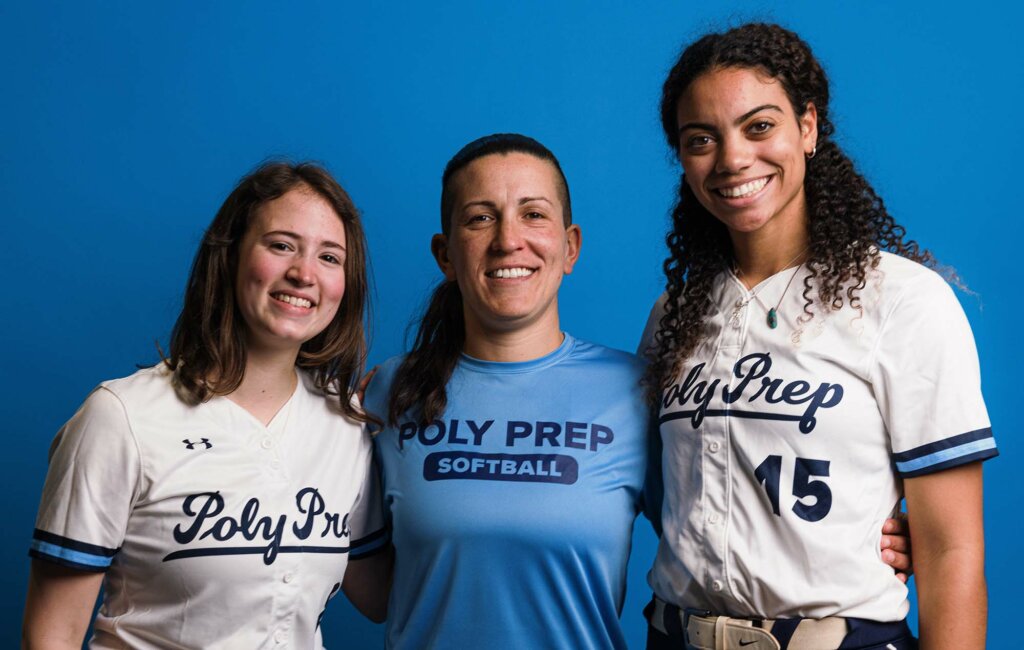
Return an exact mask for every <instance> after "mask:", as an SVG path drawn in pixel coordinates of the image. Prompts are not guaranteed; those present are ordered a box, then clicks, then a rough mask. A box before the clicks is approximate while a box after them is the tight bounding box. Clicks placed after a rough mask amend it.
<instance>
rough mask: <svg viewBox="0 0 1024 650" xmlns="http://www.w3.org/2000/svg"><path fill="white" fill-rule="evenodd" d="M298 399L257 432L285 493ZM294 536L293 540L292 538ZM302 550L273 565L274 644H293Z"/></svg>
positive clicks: (289, 490)
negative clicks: (293, 421)
mask: <svg viewBox="0 0 1024 650" xmlns="http://www.w3.org/2000/svg"><path fill="white" fill-rule="evenodd" d="M297 399H298V395H295V396H293V397H292V399H290V400H288V402H287V403H286V404H285V405H284V406H283V407H282V408H281V411H280V412H278V413H277V415H275V416H274V419H273V420H272V421H271V422H270V425H269V426H267V427H266V428H265V429H263V430H262V431H261V432H259V433H258V436H259V441H260V443H259V445H260V454H261V464H262V466H263V469H264V471H265V472H266V474H267V476H268V477H270V479H271V482H272V483H274V484H276V485H278V486H279V487H277V490H281V491H282V494H284V495H292V494H294V489H293V488H294V487H295V486H294V485H292V482H291V480H290V478H291V477H290V474H289V472H288V468H287V463H286V462H285V460H286V459H285V456H286V455H287V444H289V442H290V443H291V444H295V443H296V442H297V441H296V440H291V441H289V440H288V431H289V430H292V431H294V427H291V428H289V424H290V421H291V419H292V418H293V417H294V416H296V414H295V408H296V405H295V401H296V400H297ZM280 505H281V507H284V508H288V507H290V506H294V504H292V503H290V498H289V496H285V497H284V498H283V499H282V501H281V504H280ZM291 525H292V524H291V523H289V524H288V527H287V529H286V532H285V544H289V543H295V542H296V541H297V540H294V539H292V538H291V536H290V532H291V531H290V528H291ZM289 540H291V541H289ZM302 558H303V554H302V553H279V554H278V555H277V557H276V558H275V560H274V564H273V566H272V567H268V568H271V569H272V575H273V580H274V582H275V586H274V589H273V592H274V606H273V615H272V619H271V628H272V630H273V632H272V633H271V635H270V638H271V640H272V641H273V646H272V647H274V648H289V647H292V646H293V645H294V644H293V643H292V641H293V639H292V634H293V630H294V628H295V617H296V616H297V613H298V607H299V605H300V604H301V603H304V602H305V601H304V600H303V599H302V598H301V592H300V591H299V585H300V583H301V581H300V580H299V576H300V575H302V571H301V570H300V569H301V566H300V562H302Z"/></svg>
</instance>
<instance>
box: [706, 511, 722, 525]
mask: <svg viewBox="0 0 1024 650" xmlns="http://www.w3.org/2000/svg"><path fill="white" fill-rule="evenodd" d="M708 521H710V522H711V523H713V524H717V523H718V522H720V521H722V518H721V517H719V516H718V513H715V512H712V513H711V516H709V517H708Z"/></svg>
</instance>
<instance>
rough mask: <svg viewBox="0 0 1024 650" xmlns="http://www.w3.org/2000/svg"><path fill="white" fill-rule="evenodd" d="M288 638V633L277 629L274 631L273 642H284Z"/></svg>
mask: <svg viewBox="0 0 1024 650" xmlns="http://www.w3.org/2000/svg"><path fill="white" fill-rule="evenodd" d="M287 638H288V633H287V632H285V631H284V630H278V631H276V632H274V643H284V642H285V640H286V639H287Z"/></svg>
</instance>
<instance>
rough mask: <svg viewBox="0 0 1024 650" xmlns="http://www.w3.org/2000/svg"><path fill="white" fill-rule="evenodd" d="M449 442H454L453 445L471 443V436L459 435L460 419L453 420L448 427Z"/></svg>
mask: <svg viewBox="0 0 1024 650" xmlns="http://www.w3.org/2000/svg"><path fill="white" fill-rule="evenodd" d="M448 443H449V444H452V445H454V444H459V445H465V444H469V438H460V437H459V421H458V420H452V425H451V427H450V428H449V429H448Z"/></svg>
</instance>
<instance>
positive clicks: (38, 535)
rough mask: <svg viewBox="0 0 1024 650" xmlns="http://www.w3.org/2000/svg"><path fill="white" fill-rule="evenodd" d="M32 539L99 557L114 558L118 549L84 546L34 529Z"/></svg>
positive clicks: (69, 539)
mask: <svg viewBox="0 0 1024 650" xmlns="http://www.w3.org/2000/svg"><path fill="white" fill-rule="evenodd" d="M32 539H35V540H39V541H40V542H46V543H48V544H54V545H56V546H60V547H61V548H66V549H68V550H71V551H79V552H81V553H88V554H89V555H98V556H100V557H114V556H115V555H117V552H118V551H119V550H120V549H117V548H107V547H106V546H97V545H95V544H86V543H85V542H80V541H78V540H76V539H71V538H70V537H61V536H60V535H55V534H53V533H50V532H47V531H45V530H40V529H38V528H36V529H35V530H34V531H32Z"/></svg>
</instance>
